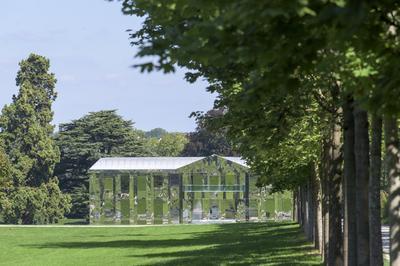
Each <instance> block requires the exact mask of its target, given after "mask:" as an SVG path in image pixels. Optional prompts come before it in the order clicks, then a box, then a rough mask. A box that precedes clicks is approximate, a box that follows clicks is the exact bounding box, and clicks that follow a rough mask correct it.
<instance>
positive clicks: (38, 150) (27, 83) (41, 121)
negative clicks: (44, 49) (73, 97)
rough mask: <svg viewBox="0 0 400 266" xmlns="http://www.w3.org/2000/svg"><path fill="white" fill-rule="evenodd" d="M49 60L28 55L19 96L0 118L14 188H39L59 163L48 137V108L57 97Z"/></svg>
mask: <svg viewBox="0 0 400 266" xmlns="http://www.w3.org/2000/svg"><path fill="white" fill-rule="evenodd" d="M49 67H50V65H49V61H48V60H47V59H46V58H44V57H42V56H38V55H34V54H31V55H30V56H29V58H28V59H27V60H23V61H21V63H20V70H19V71H18V74H17V79H16V80H17V86H20V90H19V93H18V95H16V96H15V95H14V96H13V102H12V103H11V104H10V105H8V106H5V107H4V108H3V110H2V115H1V119H0V127H1V134H0V135H1V138H2V139H3V141H4V149H5V151H6V153H7V154H8V156H9V158H10V161H11V162H12V163H13V178H14V182H15V184H16V185H25V184H27V185H36V186H37V185H40V184H42V183H43V182H46V181H48V180H49V179H50V178H51V177H52V175H53V171H54V166H55V164H56V163H57V162H58V161H59V156H60V154H59V150H58V148H57V147H56V146H55V144H54V141H53V139H52V137H51V134H52V133H53V126H52V125H51V124H50V123H51V121H52V118H53V112H52V111H51V105H52V103H53V101H54V100H55V98H56V93H55V91H54V86H55V82H56V80H55V78H54V74H52V73H49V72H48V71H49Z"/></svg>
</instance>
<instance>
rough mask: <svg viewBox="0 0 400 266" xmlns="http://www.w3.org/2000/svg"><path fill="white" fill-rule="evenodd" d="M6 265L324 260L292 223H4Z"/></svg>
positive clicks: (2, 260)
mask: <svg viewBox="0 0 400 266" xmlns="http://www.w3.org/2000/svg"><path fill="white" fill-rule="evenodd" d="M0 264H1V265H224V264H234V265H321V264H320V258H319V256H318V255H316V252H315V251H314V250H313V249H312V245H311V244H309V243H307V242H306V241H305V240H304V237H303V235H302V234H301V233H300V231H299V228H298V225H296V224H291V223H268V224H260V223H259V224H225V225H215V224H214V225H176V226H159V227H156V226H148V227H130V228H126V227H125V228H118V227H113V228H110V227H107V228H84V227H83V228H82V227H72V228H57V227H46V228H43V227H41V228H26V227H25V228H14V227H12V228H6V227H1V228H0Z"/></svg>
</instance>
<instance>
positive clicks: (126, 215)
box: [90, 156, 292, 224]
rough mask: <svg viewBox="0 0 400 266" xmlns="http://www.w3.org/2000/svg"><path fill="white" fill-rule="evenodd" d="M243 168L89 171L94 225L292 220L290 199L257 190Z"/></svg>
mask: <svg viewBox="0 0 400 266" xmlns="http://www.w3.org/2000/svg"><path fill="white" fill-rule="evenodd" d="M256 180H257V178H256V177H254V176H251V174H250V173H249V171H248V168H247V167H244V166H242V165H240V164H237V163H234V162H231V161H228V160H225V159H223V158H222V157H218V156H210V157H206V158H204V159H202V160H200V161H197V162H195V163H192V164H190V165H187V166H184V167H182V168H180V169H176V170H148V171H146V170H140V171H138V170H134V171H133V170H112V171H107V170H104V171H99V170H97V171H93V172H92V173H91V177H90V221H91V223H92V224H171V223H172V224H173V223H175V224H176V223H202V222H210V221H223V220H225V221H226V220H229V221H230V220H232V221H248V220H255V221H263V220H266V219H275V218H277V217H280V218H290V214H291V209H292V199H291V195H290V194H289V193H283V194H270V193H269V190H268V188H265V187H264V188H258V187H257V186H256Z"/></svg>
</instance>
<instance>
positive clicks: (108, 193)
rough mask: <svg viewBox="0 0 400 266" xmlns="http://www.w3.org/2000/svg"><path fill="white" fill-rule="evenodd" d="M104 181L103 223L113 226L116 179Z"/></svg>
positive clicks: (105, 178)
mask: <svg viewBox="0 0 400 266" xmlns="http://www.w3.org/2000/svg"><path fill="white" fill-rule="evenodd" d="M101 180H102V195H103V197H102V198H103V202H102V206H103V208H102V214H101V215H102V216H103V217H102V220H103V221H102V223H104V224H113V223H114V215H115V211H114V178H112V177H104V178H102V179H101Z"/></svg>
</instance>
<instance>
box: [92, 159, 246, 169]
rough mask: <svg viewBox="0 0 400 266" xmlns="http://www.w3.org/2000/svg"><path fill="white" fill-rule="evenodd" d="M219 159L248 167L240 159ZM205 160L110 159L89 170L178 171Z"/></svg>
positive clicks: (99, 162) (99, 161) (98, 162)
mask: <svg viewBox="0 0 400 266" xmlns="http://www.w3.org/2000/svg"><path fill="white" fill-rule="evenodd" d="M212 156H216V155H212ZM218 157H220V158H223V159H225V160H228V161H231V162H234V163H236V164H239V165H241V166H244V167H248V166H247V164H246V162H245V161H244V160H243V159H241V158H240V157H223V156H218ZM205 158H207V157H110V158H101V159H99V160H98V161H97V162H96V163H95V164H94V165H93V166H92V167H91V168H90V169H89V170H91V171H100V170H103V171H104V170H177V169H179V168H182V167H184V166H187V165H190V164H192V163H195V162H197V161H200V160H203V159H205Z"/></svg>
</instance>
